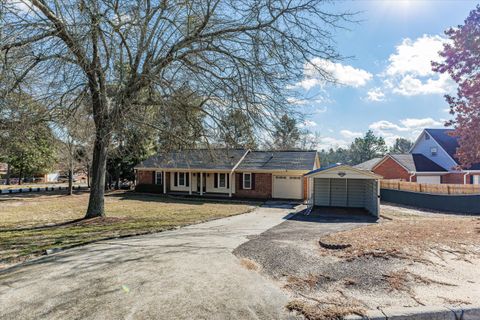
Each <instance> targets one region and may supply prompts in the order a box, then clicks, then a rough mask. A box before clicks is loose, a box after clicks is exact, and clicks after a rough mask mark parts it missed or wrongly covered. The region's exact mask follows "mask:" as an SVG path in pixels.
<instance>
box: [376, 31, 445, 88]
mask: <svg viewBox="0 0 480 320" xmlns="http://www.w3.org/2000/svg"><path fill="white" fill-rule="evenodd" d="M446 41H447V40H446V39H445V38H442V37H440V36H438V35H423V36H421V37H419V38H417V39H415V40H412V39H410V38H405V39H403V40H402V42H401V44H399V45H398V46H396V48H395V53H393V54H391V55H390V57H389V58H388V61H389V64H388V66H387V67H386V69H385V71H384V72H383V73H382V74H381V76H383V77H384V78H385V80H384V86H385V88H388V89H391V90H392V92H393V93H396V94H399V95H403V96H417V95H429V94H445V93H447V92H451V91H452V90H453V88H454V82H453V81H452V79H451V78H450V76H449V75H448V74H438V73H435V72H434V71H433V70H432V65H431V63H432V61H441V60H442V58H441V57H440V55H439V51H441V50H442V49H443V44H444V43H446Z"/></svg>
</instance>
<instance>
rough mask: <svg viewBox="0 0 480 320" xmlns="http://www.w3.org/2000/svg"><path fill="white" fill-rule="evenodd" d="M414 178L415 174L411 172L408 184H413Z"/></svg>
mask: <svg viewBox="0 0 480 320" xmlns="http://www.w3.org/2000/svg"><path fill="white" fill-rule="evenodd" d="M413 177H415V172H410V177H409V178H408V182H412V178H413Z"/></svg>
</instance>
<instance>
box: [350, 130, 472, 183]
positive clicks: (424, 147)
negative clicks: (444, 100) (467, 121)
mask: <svg viewBox="0 0 480 320" xmlns="http://www.w3.org/2000/svg"><path fill="white" fill-rule="evenodd" d="M452 132H453V130H452V129H424V130H423V131H422V133H421V134H420V135H419V137H418V138H417V140H416V141H415V143H414V145H413V147H412V148H411V150H410V152H409V153H408V154H387V155H386V156H385V157H383V158H377V159H372V160H369V161H366V162H364V163H361V164H359V165H357V166H356V167H357V168H359V169H363V170H369V171H373V172H375V173H377V174H379V175H382V176H383V177H384V179H399V180H404V181H412V182H419V183H433V184H440V183H453V184H472V183H473V184H480V159H479V162H478V163H476V164H473V165H472V166H471V167H470V168H468V169H461V168H460V162H459V161H458V159H457V158H456V156H455V153H456V151H457V148H458V140H457V138H456V137H455V136H452V135H451V134H452Z"/></svg>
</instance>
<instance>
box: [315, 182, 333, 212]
mask: <svg viewBox="0 0 480 320" xmlns="http://www.w3.org/2000/svg"><path fill="white" fill-rule="evenodd" d="M313 204H314V205H316V206H329V205H330V179H313Z"/></svg>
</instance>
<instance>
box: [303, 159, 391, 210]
mask: <svg viewBox="0 0 480 320" xmlns="http://www.w3.org/2000/svg"><path fill="white" fill-rule="evenodd" d="M305 177H307V178H308V183H309V186H310V188H309V190H311V193H310V195H309V203H310V204H312V205H314V206H323V207H345V208H364V209H366V210H367V211H368V212H370V213H371V214H372V215H374V216H376V217H378V215H379V210H380V183H379V180H380V179H381V178H382V177H381V176H379V175H376V174H374V173H372V172H370V171H364V170H359V169H355V168H353V167H351V166H348V165H342V164H336V165H333V166H330V167H326V168H320V169H316V170H313V171H310V172H309V173H307V174H306V175H305Z"/></svg>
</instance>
